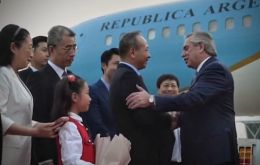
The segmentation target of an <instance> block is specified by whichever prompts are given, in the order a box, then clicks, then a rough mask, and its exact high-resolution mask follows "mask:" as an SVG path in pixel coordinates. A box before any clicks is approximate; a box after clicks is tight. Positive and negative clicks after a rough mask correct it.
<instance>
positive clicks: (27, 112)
mask: <svg viewBox="0 0 260 165" xmlns="http://www.w3.org/2000/svg"><path fill="white" fill-rule="evenodd" d="M31 55H32V39H31V37H30V34H29V32H28V31H27V30H26V29H24V28H21V27H19V26H17V25H13V24H10V25H7V26H5V27H4V28H3V29H2V30H1V32H0V113H1V118H2V136H3V148H2V149H3V150H2V160H1V162H2V165H18V164H19V165H29V164H30V160H31V158H30V156H31V153H30V152H31V137H30V136H35V137H46V138H53V137H56V135H57V130H58V128H59V127H60V126H61V125H63V124H64V122H66V121H67V120H68V119H67V118H60V119H58V120H57V121H55V122H52V123H39V122H35V121H32V110H33V98H32V95H31V93H30V91H29V90H28V88H27V87H26V86H25V84H24V83H23V82H22V80H21V79H20V78H19V76H18V74H17V73H18V70H19V69H22V68H25V67H26V66H27V65H28V63H29V62H30V59H31Z"/></svg>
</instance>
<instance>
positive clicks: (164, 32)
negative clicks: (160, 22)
mask: <svg viewBox="0 0 260 165" xmlns="http://www.w3.org/2000/svg"><path fill="white" fill-rule="evenodd" d="M170 35H171V29H170V28H169V27H164V28H163V30H162V36H163V38H169V37H170Z"/></svg>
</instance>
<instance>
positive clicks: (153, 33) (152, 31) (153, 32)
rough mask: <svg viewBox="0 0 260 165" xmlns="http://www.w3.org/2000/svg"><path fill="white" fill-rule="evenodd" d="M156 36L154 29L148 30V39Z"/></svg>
mask: <svg viewBox="0 0 260 165" xmlns="http://www.w3.org/2000/svg"><path fill="white" fill-rule="evenodd" d="M155 37H156V31H155V30H154V29H150V30H149V31H148V40H153V39H155Z"/></svg>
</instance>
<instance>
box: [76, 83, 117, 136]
mask: <svg viewBox="0 0 260 165" xmlns="http://www.w3.org/2000/svg"><path fill="white" fill-rule="evenodd" d="M90 97H91V103H90V108H89V110H88V111H87V112H86V113H82V114H81V116H82V118H83V121H84V123H85V124H86V125H87V127H88V128H89V130H90V133H91V136H92V138H93V139H95V137H96V135H97V134H98V133H100V134H101V136H110V137H113V136H114V135H115V133H116V129H115V125H114V119H113V116H112V112H111V110H110V106H109V91H108V89H107V88H106V86H105V84H104V83H103V82H102V80H101V79H100V80H98V81H97V82H96V83H95V84H93V85H92V86H90Z"/></svg>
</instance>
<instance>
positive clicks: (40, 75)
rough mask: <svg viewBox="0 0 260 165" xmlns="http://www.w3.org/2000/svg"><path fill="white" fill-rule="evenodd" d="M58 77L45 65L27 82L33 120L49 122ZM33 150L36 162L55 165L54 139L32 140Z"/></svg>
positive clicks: (55, 150)
mask: <svg viewBox="0 0 260 165" xmlns="http://www.w3.org/2000/svg"><path fill="white" fill-rule="evenodd" d="M59 80H60V77H59V76H58V75H57V73H56V72H55V71H54V69H53V68H52V67H51V66H50V65H49V64H47V65H46V66H45V67H44V68H43V69H42V70H40V71H37V72H34V73H33V74H31V76H30V77H29V78H28V80H27V86H28V88H29V89H30V91H31V93H32V95H33V103H34V107H33V120H36V121H39V122H51V109H52V103H53V96H54V89H55V86H56V84H57V82H58V81H59ZM32 141H33V149H34V151H33V152H35V153H33V154H35V157H36V159H37V161H38V162H41V161H44V160H48V159H53V160H54V162H55V163H57V148H56V144H55V139H46V138H33V140H32Z"/></svg>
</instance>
